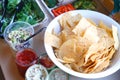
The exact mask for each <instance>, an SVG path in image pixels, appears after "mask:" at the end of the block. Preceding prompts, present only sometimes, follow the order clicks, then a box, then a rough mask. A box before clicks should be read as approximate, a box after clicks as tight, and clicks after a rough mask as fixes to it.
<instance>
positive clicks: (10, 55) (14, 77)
mask: <svg viewBox="0 0 120 80" xmlns="http://www.w3.org/2000/svg"><path fill="white" fill-rule="evenodd" d="M14 54H15V52H14V51H13V50H12V49H11V48H10V47H9V46H8V44H7V43H6V42H5V41H4V40H3V39H0V66H1V69H2V71H3V74H4V77H5V80H24V78H23V77H21V76H20V74H19V72H18V69H17V66H16V64H15V56H14Z"/></svg>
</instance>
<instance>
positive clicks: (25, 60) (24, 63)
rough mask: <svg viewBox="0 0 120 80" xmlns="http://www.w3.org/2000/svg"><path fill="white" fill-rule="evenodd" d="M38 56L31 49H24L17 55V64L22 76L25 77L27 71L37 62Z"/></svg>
mask: <svg viewBox="0 0 120 80" xmlns="http://www.w3.org/2000/svg"><path fill="white" fill-rule="evenodd" d="M37 58H38V57H37V55H36V53H35V52H33V51H32V50H31V49H24V50H22V51H20V52H18V53H17V55H16V64H17V67H18V70H19V72H20V73H21V75H22V76H24V75H25V72H26V70H27V69H28V67H30V66H31V65H33V64H35V63H36V62H37V60H36V59H37Z"/></svg>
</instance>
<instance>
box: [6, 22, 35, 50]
mask: <svg viewBox="0 0 120 80" xmlns="http://www.w3.org/2000/svg"><path fill="white" fill-rule="evenodd" d="M33 33H34V28H33V27H32V26H31V25H30V24H29V23H27V22H22V21H17V22H14V23H12V24H10V25H8V26H7V27H6V29H5V31H4V39H5V41H6V42H7V43H8V44H9V45H10V46H11V48H12V49H13V50H15V51H19V50H21V49H24V48H32V39H30V40H28V41H26V42H24V43H21V42H20V41H21V40H25V39H26V38H28V37H29V36H30V35H32V34H33Z"/></svg>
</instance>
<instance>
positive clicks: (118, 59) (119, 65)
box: [44, 10, 120, 79]
mask: <svg viewBox="0 0 120 80" xmlns="http://www.w3.org/2000/svg"><path fill="white" fill-rule="evenodd" d="M71 13H72V14H73V15H76V14H78V13H80V14H81V15H82V16H83V17H86V18H90V19H92V20H93V21H94V22H95V23H99V22H100V21H101V20H102V21H103V22H104V23H105V24H106V25H108V26H111V25H112V24H113V25H115V26H116V27H117V28H118V32H119V33H118V37H120V25H119V24H118V23H117V22H115V21H114V20H113V19H111V18H110V17H108V16H106V15H104V14H101V13H99V12H95V11H90V10H75V11H71ZM62 15H63V14H62ZM62 15H60V16H58V17H56V18H54V19H53V21H51V22H50V24H49V25H48V27H47V29H46V32H45V35H46V33H47V32H50V33H51V32H52V30H53V28H54V30H55V32H57V33H59V32H60V25H59V23H58V19H60V18H61V16H62ZM44 40H45V37H44ZM44 42H45V41H44ZM44 45H45V50H46V52H47V54H48V56H49V57H50V59H51V60H52V61H53V62H54V64H56V65H57V66H58V67H59V68H60V69H62V70H63V71H65V72H67V73H69V74H71V75H74V76H77V77H81V78H92V79H95V78H102V77H105V76H108V75H111V74H113V73H115V72H116V71H118V70H119V69H120V49H119V50H118V51H117V52H116V53H115V55H114V57H113V59H112V62H111V65H110V66H109V67H108V68H107V69H106V70H104V71H101V72H99V73H94V74H85V73H79V72H76V71H73V70H71V69H69V68H67V67H65V66H64V65H63V64H62V63H60V62H59V61H58V60H57V58H56V57H55V55H54V51H53V48H52V47H51V46H49V45H47V44H46V43H45V44H44Z"/></svg>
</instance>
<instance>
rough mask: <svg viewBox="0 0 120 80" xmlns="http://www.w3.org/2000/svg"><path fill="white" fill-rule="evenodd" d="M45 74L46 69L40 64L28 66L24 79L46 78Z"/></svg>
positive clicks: (41, 79)
mask: <svg viewBox="0 0 120 80" xmlns="http://www.w3.org/2000/svg"><path fill="white" fill-rule="evenodd" d="M47 76H48V72H47V69H46V68H45V67H44V66H42V65H41V64H34V65H32V66H30V67H29V68H28V69H27V71H26V73H25V79H26V80H46V78H47Z"/></svg>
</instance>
